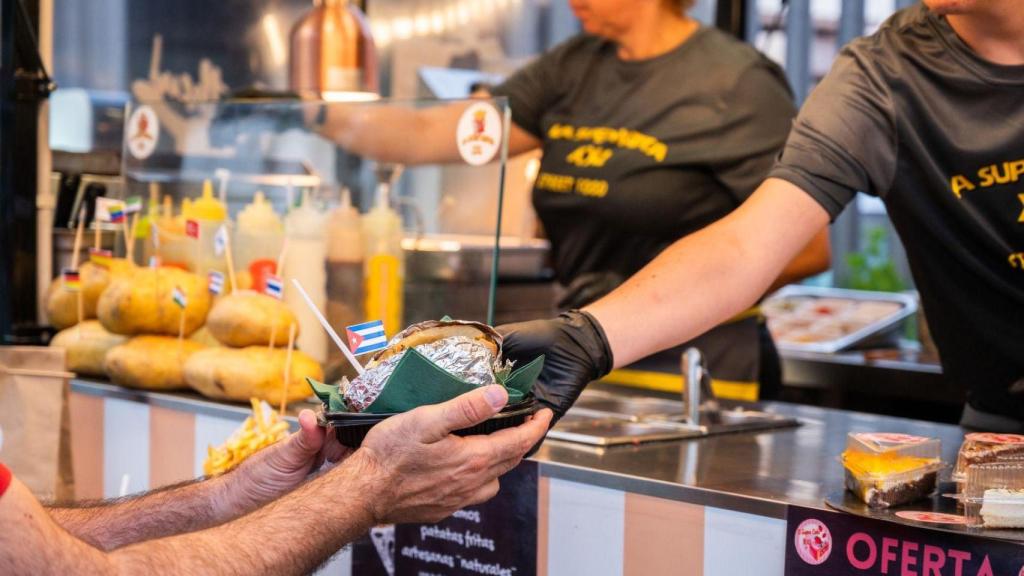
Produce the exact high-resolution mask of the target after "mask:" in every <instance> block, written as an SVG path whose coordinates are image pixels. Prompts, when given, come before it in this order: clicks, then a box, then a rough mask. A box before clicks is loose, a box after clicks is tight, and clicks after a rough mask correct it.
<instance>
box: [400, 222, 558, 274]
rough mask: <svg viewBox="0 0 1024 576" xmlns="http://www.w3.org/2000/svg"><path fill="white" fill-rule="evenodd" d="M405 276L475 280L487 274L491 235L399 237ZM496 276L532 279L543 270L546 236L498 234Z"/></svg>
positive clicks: (491, 259)
mask: <svg viewBox="0 0 1024 576" xmlns="http://www.w3.org/2000/svg"><path fill="white" fill-rule="evenodd" d="M402 248H403V250H405V266H406V277H407V278H410V279H414V280H421V281H423V280H430V281H444V282H453V281H458V282H479V281H484V282H486V281H488V280H490V278H491V272H492V270H491V268H492V265H493V263H494V237H493V236H471V235H455V234H446V235H442V234H431V235H425V236H422V237H419V238H405V239H403V240H402ZM500 248H501V255H500V258H499V260H498V277H499V278H502V279H525V280H536V279H539V278H546V277H548V276H550V274H549V272H548V270H547V261H548V254H549V253H550V251H551V245H550V244H549V243H548V241H547V240H539V239H522V238H514V237H507V236H506V237H502V239H501V244H500Z"/></svg>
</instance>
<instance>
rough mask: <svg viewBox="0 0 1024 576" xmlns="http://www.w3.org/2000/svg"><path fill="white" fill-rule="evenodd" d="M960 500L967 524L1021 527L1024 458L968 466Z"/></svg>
mask: <svg viewBox="0 0 1024 576" xmlns="http://www.w3.org/2000/svg"><path fill="white" fill-rule="evenodd" d="M960 500H961V502H962V503H963V505H964V513H965V515H966V517H967V525H968V526H975V527H984V528H992V529H995V528H1024V461H1016V462H990V463H986V464H975V465H972V466H970V467H969V468H968V469H967V478H966V481H965V482H964V491H963V494H961V495H960Z"/></svg>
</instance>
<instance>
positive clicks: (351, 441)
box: [318, 395, 539, 448]
mask: <svg viewBox="0 0 1024 576" xmlns="http://www.w3.org/2000/svg"><path fill="white" fill-rule="evenodd" d="M538 409H539V406H538V405H537V400H536V399H535V398H534V397H533V396H532V395H531V396H527V397H526V399H524V400H522V401H521V402H517V403H515V404H511V405H509V406H506V407H505V408H504V409H503V410H502V411H501V412H498V413H497V414H495V415H494V416H492V417H491V418H489V419H488V420H485V421H484V422H481V423H480V424H477V425H476V426H471V427H469V428H465V429H463V430H456V431H455V432H453V434H456V435H458V436H472V435H475V434H490V433H492V432H497V431H498V430H504V429H505V428H514V427H516V426H519V425H520V424H522V423H523V422H526V417H527V416H530V415H531V414H533V413H535V412H536V411H537V410H538ZM392 416H395V414H366V413H352V412H327V411H326V410H321V411H320V413H319V414H318V420H319V422H320V425H321V426H328V427H331V428H334V433H335V435H336V436H337V437H338V442H341V444H342V445H343V446H348V447H349V448H359V446H360V445H361V444H362V443H363V439H364V438H366V435H367V434H368V433H369V432H370V429H371V428H373V427H374V426H376V425H377V424H379V423H381V422H383V421H384V420H386V419H388V418H390V417H392Z"/></svg>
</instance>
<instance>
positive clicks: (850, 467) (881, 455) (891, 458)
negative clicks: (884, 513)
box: [842, 433, 942, 508]
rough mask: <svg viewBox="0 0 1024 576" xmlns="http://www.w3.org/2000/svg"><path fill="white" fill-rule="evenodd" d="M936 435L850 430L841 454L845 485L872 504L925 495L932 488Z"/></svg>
mask: <svg viewBox="0 0 1024 576" xmlns="http://www.w3.org/2000/svg"><path fill="white" fill-rule="evenodd" d="M939 453H940V443H939V440H938V439H934V438H924V437H921V436H909V435H906V434H879V433H860V434H850V435H849V436H848V437H847V441H846V450H845V451H844V452H843V455H842V462H843V467H844V469H845V471H846V488H847V489H848V490H849V491H850V492H852V493H854V494H856V495H857V497H858V498H860V499H861V500H862V501H863V502H864V503H865V504H867V505H868V506H870V507H872V508H888V507H891V506H899V505H901V504H907V503H909V502H913V501H915V500H920V499H922V498H926V497H927V496H928V495H930V494H931V493H932V492H934V491H935V485H936V480H937V479H938V471H939V469H940V468H941V467H942V462H941V460H940V459H939Z"/></svg>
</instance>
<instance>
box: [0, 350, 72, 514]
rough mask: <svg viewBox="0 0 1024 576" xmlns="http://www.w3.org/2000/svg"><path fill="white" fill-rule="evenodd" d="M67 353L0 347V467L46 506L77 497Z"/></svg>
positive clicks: (70, 375)
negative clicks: (8, 471) (65, 363)
mask: <svg viewBox="0 0 1024 576" xmlns="http://www.w3.org/2000/svg"><path fill="white" fill-rule="evenodd" d="M64 361H65V360H64V350H63V349H60V348H36V347H28V346H10V347H2V346H0V462H3V463H4V464H5V465H6V466H7V467H8V468H10V469H11V472H13V473H14V475H15V476H16V477H17V478H18V480H20V481H21V482H23V483H24V484H25V485H26V486H28V488H29V489H30V490H32V493H33V494H35V495H36V497H37V498H39V499H40V500H43V501H56V502H64V501H71V500H73V499H74V497H75V493H74V477H73V475H72V468H71V428H70V419H71V418H70V412H69V407H68V395H69V393H70V390H69V386H68V378H71V377H73V376H74V374H70V373H68V372H65V369H64Z"/></svg>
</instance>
